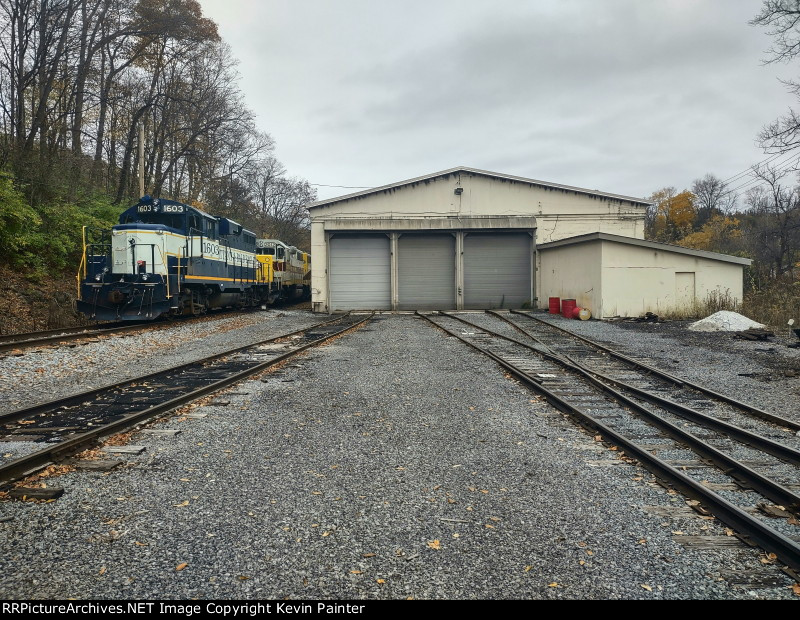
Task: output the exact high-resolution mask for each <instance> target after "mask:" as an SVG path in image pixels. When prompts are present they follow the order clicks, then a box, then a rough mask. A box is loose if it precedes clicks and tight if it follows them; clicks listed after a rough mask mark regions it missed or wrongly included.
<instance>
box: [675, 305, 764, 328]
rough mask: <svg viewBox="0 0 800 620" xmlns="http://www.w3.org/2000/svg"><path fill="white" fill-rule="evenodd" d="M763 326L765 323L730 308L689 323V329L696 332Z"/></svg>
mask: <svg viewBox="0 0 800 620" xmlns="http://www.w3.org/2000/svg"><path fill="white" fill-rule="evenodd" d="M761 327H764V325H762V324H761V323H756V322H755V321H752V320H750V319H748V318H747V317H746V316H743V315H741V314H739V313H738V312H731V311H730V310H720V311H719V312H715V313H714V314H712V315H711V316H707V317H706V318H704V319H700V320H699V321H697V322H695V323H692V324H691V325H689V329H690V330H692V331H695V332H740V331H744V330H746V329H750V328H761Z"/></svg>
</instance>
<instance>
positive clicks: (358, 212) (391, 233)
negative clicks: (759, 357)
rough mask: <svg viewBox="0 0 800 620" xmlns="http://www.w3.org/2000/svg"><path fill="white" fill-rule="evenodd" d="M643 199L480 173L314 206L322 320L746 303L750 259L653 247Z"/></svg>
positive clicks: (422, 180) (610, 312) (624, 311)
mask: <svg viewBox="0 0 800 620" xmlns="http://www.w3.org/2000/svg"><path fill="white" fill-rule="evenodd" d="M649 204H650V203H649V202H647V201H646V200H642V199H639V198H633V197H630V196H621V195H618V194H610V193H607V192H601V191H598V190H590V189H583V188H579V187H570V186H566V185H559V184H555V183H547V182H545V181H537V180H535V179H526V178H523V177H516V176H511V175H506V174H498V173H495V172H487V171H485V170H476V169H473V168H464V167H460V168H452V169H450V170H444V171H442V172H435V173H433V174H429V175H425V176H422V177H417V178H414V179H408V180H406V181H400V182H398V183H392V184H391V185H385V186H383V187H377V188H375V189H370V190H366V191H362V192H357V193H354V194H348V195H346V196H341V197H339V198H331V199H328V200H321V201H319V202H315V203H313V204H312V205H310V206H309V212H310V215H311V288H312V304H313V309H314V311H315V312H339V311H345V310H428V309H437V310H454V309H472V308H475V309H483V308H520V307H535V308H536V307H547V303H548V297H561V298H575V299H576V300H577V303H578V305H579V306H581V307H586V308H589V310H591V311H592V313H593V314H594V316H596V317H604V316H616V315H622V316H625V315H637V316H638V315H640V314H642V313H643V312H646V311H648V310H651V311H654V312H659V311H662V312H663V311H664V310H666V309H667V308H675V307H681V306H684V305H688V304H689V303H690V301H689V300H694V299H697V300H702V299H704V298H705V296H706V295H707V294H708V293H709V292H711V291H716V292H718V293H725V292H727V293H728V294H729V295H730V296H732V297H735V298H738V299H741V295H742V269H743V267H744V266H745V265H746V264H749V262H750V261H749V260H747V259H741V258H736V257H730V256H725V255H722V254H715V253H713V252H699V251H695V250H688V249H686V248H680V247H678V246H671V245H666V244H659V243H653V242H649V241H645V240H644V221H645V212H646V209H647V207H648V205H649Z"/></svg>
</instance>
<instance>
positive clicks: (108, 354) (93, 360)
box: [0, 310, 319, 410]
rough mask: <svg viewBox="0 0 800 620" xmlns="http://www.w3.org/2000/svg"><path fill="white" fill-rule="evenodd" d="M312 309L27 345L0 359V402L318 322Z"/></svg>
mask: <svg viewBox="0 0 800 620" xmlns="http://www.w3.org/2000/svg"><path fill="white" fill-rule="evenodd" d="M318 321H319V319H316V318H314V317H313V316H312V315H311V314H310V313H308V312H304V311H297V310H269V311H265V312H254V313H247V314H239V315H234V316H231V315H226V316H220V317H214V316H211V317H208V318H206V319H204V320H203V319H201V320H193V321H190V322H186V323H166V324H164V325H163V326H160V327H152V328H150V329H147V330H143V331H141V332H135V333H133V334H126V335H121V336H103V337H100V338H89V339H87V340H85V341H79V343H78V344H75V343H69V344H68V345H66V346H65V345H50V346H47V347H41V348H39V349H25V350H23V351H22V355H6V356H5V357H2V358H0V406H2V407H4V408H5V409H6V410H14V409H21V408H23V407H28V406H31V405H35V404H38V403H40V402H46V401H48V400H52V399H54V398H61V397H63V396H67V395H69V394H73V393H76V392H81V391H84V390H88V389H91V388H93V387H100V386H103V385H108V384H110V383H115V382H117V381H122V380H123V379H128V378H131V377H138V376H141V375H144V374H148V373H151V372H155V371H158V370H164V369H167V368H172V367H173V366H177V365H179V364H184V363H186V362H191V361H194V360H196V359H200V358H203V357H206V356H208V355H212V354H213V353H216V352H220V351H223V350H226V349H233V348H236V347H238V346H242V345H245V344H250V343H253V342H258V341H260V340H264V339H267V338H271V337H274V336H278V335H280V334H283V333H287V332H290V331H294V330H296V329H301V328H303V327H306V326H308V325H312V324H314V323H316V322H318Z"/></svg>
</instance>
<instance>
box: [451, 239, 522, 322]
mask: <svg viewBox="0 0 800 620" xmlns="http://www.w3.org/2000/svg"><path fill="white" fill-rule="evenodd" d="M526 301H527V302H530V301H531V236H530V235H528V234H527V233H505V234H501V233H487V234H477V233H470V234H468V235H466V236H465V237H464V307H465V308H470V309H486V308H520V307H521V306H522V304H523V303H525V302H526Z"/></svg>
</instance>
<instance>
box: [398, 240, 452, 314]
mask: <svg viewBox="0 0 800 620" xmlns="http://www.w3.org/2000/svg"><path fill="white" fill-rule="evenodd" d="M397 254H398V256H397V270H398V281H397V286H398V289H397V292H398V295H399V301H398V308H399V309H400V310H452V309H454V308H455V307H456V239H455V237H454V236H453V235H449V234H447V235H432V234H425V235H414V234H404V235H401V236H400V238H399V239H398V241H397Z"/></svg>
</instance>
